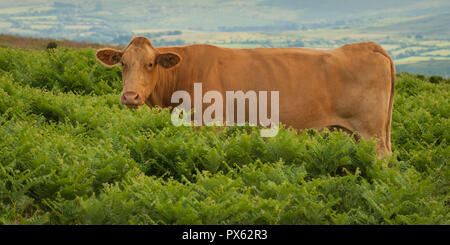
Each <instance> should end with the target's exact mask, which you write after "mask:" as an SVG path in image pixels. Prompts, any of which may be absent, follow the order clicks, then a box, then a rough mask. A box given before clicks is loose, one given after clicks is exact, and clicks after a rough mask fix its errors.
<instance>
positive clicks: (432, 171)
mask: <svg viewBox="0 0 450 245" xmlns="http://www.w3.org/2000/svg"><path fill="white" fill-rule="evenodd" d="M120 76H121V74H120V69H118V68H114V69H106V68H103V67H102V66H101V65H99V64H98V62H97V61H96V60H95V58H94V50H90V49H86V50H74V49H55V50H48V51H24V50H18V49H9V48H0V224H450V217H449V216H450V214H449V210H450V207H449V205H450V196H449V191H450V189H449V183H450V182H449V180H450V168H449V164H448V160H449V156H450V152H449V148H448V141H449V132H450V124H449V122H450V121H449V113H450V108H449V103H448V95H449V84H448V82H447V81H441V82H439V83H430V82H429V81H428V80H427V79H426V78H423V77H420V76H415V75H410V74H401V75H400V76H398V78H397V83H396V95H395V104H394V111H393V123H392V145H393V152H394V153H393V155H392V156H390V157H387V158H383V159H379V158H377V156H376V152H375V151H374V149H375V144H376V142H375V141H374V140H361V141H360V142H359V143H356V142H355V141H354V139H353V138H352V137H350V136H348V135H346V134H345V133H343V132H333V133H331V132H328V131H324V132H316V131H313V130H306V131H302V132H301V133H297V132H296V131H294V130H292V129H289V128H284V127H283V128H282V129H281V130H280V132H279V133H278V135H277V136H276V137H274V138H261V137H260V136H259V130H257V129H255V128H252V127H230V128H225V129H216V128H211V127H202V128H197V129H196V128H191V127H175V126H173V125H172V124H171V121H170V114H169V110H168V109H162V108H152V109H150V108H147V107H141V108H139V109H137V110H129V109H127V108H125V107H124V106H122V105H120V104H119V97H120V95H119V92H120V89H121V77H120Z"/></svg>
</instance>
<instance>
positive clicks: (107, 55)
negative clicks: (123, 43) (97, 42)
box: [95, 48, 122, 67]
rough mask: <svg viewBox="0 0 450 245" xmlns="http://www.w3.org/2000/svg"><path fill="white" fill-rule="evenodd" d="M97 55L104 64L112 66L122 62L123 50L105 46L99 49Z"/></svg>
mask: <svg viewBox="0 0 450 245" xmlns="http://www.w3.org/2000/svg"><path fill="white" fill-rule="evenodd" d="M95 56H96V57H97V60H99V61H100V62H101V63H102V64H103V65H105V66H109V67H110V66H113V65H115V64H117V63H119V62H120V60H121V59H122V52H121V51H119V50H115V49H110V48H104V49H99V50H97V53H96V55H95Z"/></svg>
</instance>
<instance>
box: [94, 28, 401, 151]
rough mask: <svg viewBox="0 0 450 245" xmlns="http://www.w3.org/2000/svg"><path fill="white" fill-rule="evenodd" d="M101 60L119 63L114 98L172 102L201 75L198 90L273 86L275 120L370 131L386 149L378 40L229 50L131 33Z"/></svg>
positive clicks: (390, 72)
mask: <svg viewBox="0 0 450 245" xmlns="http://www.w3.org/2000/svg"><path fill="white" fill-rule="evenodd" d="M97 59H98V60H99V61H100V62H102V63H103V64H104V65H106V66H113V65H116V64H119V63H120V64H121V65H122V71H123V73H122V76H123V91H122V96H121V103H122V104H125V105H127V106H128V107H130V108H135V107H137V106H140V105H143V104H144V103H145V104H147V105H148V106H154V105H158V106H161V107H167V106H176V104H175V105H174V104H172V103H171V95H172V93H173V92H175V91H177V90H184V91H188V92H189V93H190V94H191V96H193V95H192V93H193V84H194V83H195V82H203V91H208V90H216V91H219V92H221V93H222V94H225V91H237V90H240V91H250V90H254V91H279V95H280V101H279V120H280V122H281V123H283V124H285V125H288V126H292V127H294V128H296V129H303V128H315V129H322V128H326V127H340V128H343V129H345V130H346V131H351V132H355V133H356V132H358V133H359V135H360V136H362V137H363V138H365V139H368V138H371V137H377V138H378V139H379V141H378V145H377V148H378V149H379V150H381V151H380V154H381V155H384V154H385V153H390V152H391V142H390V129H391V114H392V104H393V96H394V79H395V68H394V64H393V62H392V59H391V58H390V56H389V55H388V54H387V52H386V51H385V50H384V49H383V48H382V47H381V46H380V45H378V44H376V43H373V42H364V43H357V44H348V45H344V46H342V47H340V48H338V49H334V50H314V49H306V48H255V49H229V48H222V47H216V46H213V45H204V44H195V45H187V46H182V47H160V48H155V47H153V46H152V44H151V42H150V40H149V39H148V38H145V37H134V38H133V39H132V40H131V42H130V43H129V44H128V46H127V47H126V48H125V49H123V50H121V51H120V50H113V49H100V50H98V51H97Z"/></svg>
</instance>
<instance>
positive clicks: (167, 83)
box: [146, 68, 178, 107]
mask: <svg viewBox="0 0 450 245" xmlns="http://www.w3.org/2000/svg"><path fill="white" fill-rule="evenodd" d="M177 72H178V71H177V69H176V68H175V69H170V70H166V69H164V68H159V70H158V73H159V74H158V81H157V83H156V85H155V89H154V90H153V92H152V93H151V94H150V96H149V97H148V99H147V101H146V104H147V105H149V106H150V107H153V106H159V107H168V106H170V99H171V96H172V93H173V92H175V85H176V79H177Z"/></svg>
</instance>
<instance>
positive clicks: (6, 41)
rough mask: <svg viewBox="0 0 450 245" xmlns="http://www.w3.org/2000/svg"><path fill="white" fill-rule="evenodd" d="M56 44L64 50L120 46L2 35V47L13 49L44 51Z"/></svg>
mask: <svg viewBox="0 0 450 245" xmlns="http://www.w3.org/2000/svg"><path fill="white" fill-rule="evenodd" d="M52 42H54V43H56V45H57V46H58V47H64V48H101V47H111V48H117V47H119V46H118V45H103V44H96V43H87V42H75V41H70V40H55V39H48V38H33V37H22V36H17V35H7V34H0V47H1V46H3V47H5V46H6V47H13V48H22V49H38V50H43V49H46V48H47V45H48V44H49V43H52Z"/></svg>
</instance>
